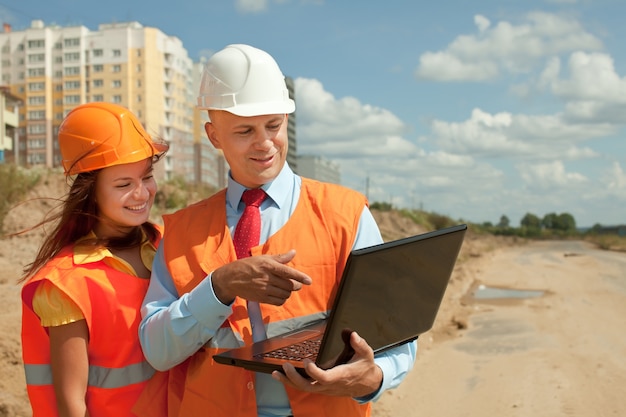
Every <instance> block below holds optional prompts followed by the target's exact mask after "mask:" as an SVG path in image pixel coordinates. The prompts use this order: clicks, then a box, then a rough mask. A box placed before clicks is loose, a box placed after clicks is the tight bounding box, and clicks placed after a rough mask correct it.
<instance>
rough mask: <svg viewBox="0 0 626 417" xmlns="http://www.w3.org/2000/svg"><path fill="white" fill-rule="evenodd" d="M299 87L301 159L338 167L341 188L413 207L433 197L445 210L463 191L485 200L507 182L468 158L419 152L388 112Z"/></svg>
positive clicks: (310, 84) (310, 83)
mask: <svg viewBox="0 0 626 417" xmlns="http://www.w3.org/2000/svg"><path fill="white" fill-rule="evenodd" d="M295 87H296V98H297V108H296V117H297V120H298V122H297V129H298V130H297V133H296V134H297V138H298V154H301V155H302V154H313V155H320V156H322V157H324V158H327V159H329V160H332V161H333V162H336V163H338V165H339V166H340V169H341V181H342V184H344V185H346V186H348V187H351V188H354V189H356V190H359V191H361V192H364V193H365V192H367V193H368V197H369V198H370V200H371V201H390V200H391V201H392V203H393V204H394V205H397V206H399V207H410V206H414V204H416V203H415V201H417V200H416V199H418V198H423V196H424V193H426V192H429V193H435V194H437V195H438V197H437V199H436V200H437V204H439V207H441V208H445V207H446V206H447V205H455V204H459V201H455V199H459V197H458V196H460V195H461V193H462V192H464V190H467V189H470V188H471V189H473V190H477V191H480V192H481V193H484V194H485V195H487V194H488V193H489V191H490V190H493V189H495V188H497V187H498V186H499V184H500V183H501V181H502V180H503V173H502V172H501V171H500V170H497V169H495V168H494V167H492V166H490V165H488V164H485V163H478V162H477V161H475V160H474V158H472V156H470V155H463V154H460V153H457V152H447V151H445V150H433V151H427V150H425V149H423V148H420V147H419V146H418V145H417V142H416V141H413V140H409V139H407V137H406V134H407V133H408V132H407V129H406V126H405V125H404V124H403V123H402V122H401V121H400V120H399V119H398V118H397V117H396V116H395V115H394V114H392V113H391V112H389V111H388V110H386V109H382V108H379V107H374V106H371V105H368V104H364V103H361V102H360V101H359V100H357V99H355V98H352V97H344V98H336V97H334V96H333V95H332V94H330V93H329V92H327V91H326V90H325V89H324V87H323V85H322V84H321V83H320V82H319V81H318V80H314V79H306V78H297V79H296V80H295ZM367 178H369V179H370V183H369V188H368V189H367V190H366V179H367ZM482 198H486V197H482Z"/></svg>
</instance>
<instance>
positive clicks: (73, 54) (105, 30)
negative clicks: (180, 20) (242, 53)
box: [0, 20, 194, 180]
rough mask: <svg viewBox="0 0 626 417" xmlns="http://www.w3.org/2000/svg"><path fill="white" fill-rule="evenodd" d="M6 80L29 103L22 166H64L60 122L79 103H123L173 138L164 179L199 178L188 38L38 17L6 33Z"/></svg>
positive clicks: (22, 127)
mask: <svg viewBox="0 0 626 417" xmlns="http://www.w3.org/2000/svg"><path fill="white" fill-rule="evenodd" d="M0 54H1V57H0V74H1V77H2V84H4V85H7V86H8V87H9V89H10V92H11V94H13V95H14V96H16V97H19V98H20V99H21V100H22V102H23V107H22V109H21V110H20V123H19V149H20V151H21V152H20V153H19V154H18V157H17V158H16V163H18V164H20V165H26V166H32V165H45V166H48V167H56V166H60V159H61V157H60V153H59V147H58V140H57V131H58V127H59V125H60V124H61V121H62V120H63V118H64V117H65V115H66V114H67V113H68V112H69V111H70V110H71V109H73V108H74V107H76V106H77V105H79V104H82V103H87V102H92V101H107V102H112V103H119V104H121V105H124V106H126V107H128V108H129V109H130V110H131V111H133V112H134V113H135V114H136V115H137V117H138V118H139V120H141V121H142V123H143V124H144V125H145V128H146V130H147V132H148V133H150V134H151V135H153V136H155V137H160V138H162V139H164V140H166V141H167V142H169V143H170V151H169V152H168V154H167V157H166V160H165V162H164V163H161V164H158V165H157V166H156V171H157V172H156V174H157V176H159V177H164V178H171V177H173V176H181V177H184V178H185V179H187V180H193V176H194V169H193V165H194V157H193V156H194V146H193V135H192V132H193V126H192V124H193V105H194V97H193V90H192V81H193V80H192V61H191V59H190V58H189V57H188V54H187V51H186V50H185V48H184V47H183V45H182V43H181V41H180V40H179V39H178V38H176V37H173V36H168V35H166V34H164V33H163V32H161V31H160V30H159V29H156V28H150V27H143V26H142V25H141V24H139V23H138V22H128V23H110V24H102V25H100V26H99V28H98V30H97V31H90V30H89V29H88V28H86V27H84V26H68V27H60V26H56V25H49V26H46V25H44V23H43V21H41V20H34V21H32V23H31V26H30V27H29V28H27V29H25V30H21V31H12V30H11V27H10V26H9V25H6V24H5V25H4V31H3V32H2V33H0Z"/></svg>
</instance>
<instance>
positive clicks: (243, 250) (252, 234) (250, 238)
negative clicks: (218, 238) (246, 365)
mask: <svg viewBox="0 0 626 417" xmlns="http://www.w3.org/2000/svg"><path fill="white" fill-rule="evenodd" d="M265 197H267V194H265V191H263V190H262V189H260V188H255V189H253V190H246V191H244V192H243V195H242V196H241V199H242V200H243V202H244V203H246V208H245V210H244V211H243V214H242V215H241V218H240V219H239V222H238V223H237V227H236V228H235V236H233V243H234V244H235V252H236V253H237V259H241V258H247V257H249V256H250V248H251V247H253V246H257V245H258V244H259V240H260V237H261V212H260V211H259V206H260V205H261V203H262V202H263V200H265ZM248 316H249V317H250V325H251V327H252V339H253V340H254V341H255V342H256V341H259V340H263V339H265V338H266V337H267V336H266V335H265V326H264V325H263V317H262V315H261V308H260V306H259V303H257V302H255V301H248Z"/></svg>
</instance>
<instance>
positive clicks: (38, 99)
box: [28, 96, 46, 106]
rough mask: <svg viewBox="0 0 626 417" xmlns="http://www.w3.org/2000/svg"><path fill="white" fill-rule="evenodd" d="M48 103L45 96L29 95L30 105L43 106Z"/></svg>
mask: <svg viewBox="0 0 626 417" xmlns="http://www.w3.org/2000/svg"><path fill="white" fill-rule="evenodd" d="M43 104H46V97H45V96H30V97H28V105H29V106H41V105H43Z"/></svg>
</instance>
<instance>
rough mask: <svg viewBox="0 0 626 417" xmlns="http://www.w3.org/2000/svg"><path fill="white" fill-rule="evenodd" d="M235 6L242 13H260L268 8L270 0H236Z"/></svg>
mask: <svg viewBox="0 0 626 417" xmlns="http://www.w3.org/2000/svg"><path fill="white" fill-rule="evenodd" d="M235 8H236V9H237V11H239V12H241V13H259V12H263V11H266V10H267V8H268V0H235Z"/></svg>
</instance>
